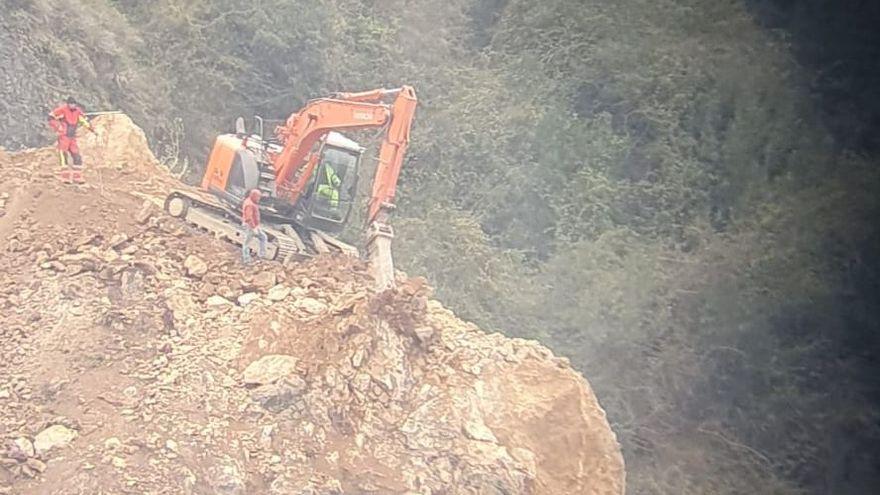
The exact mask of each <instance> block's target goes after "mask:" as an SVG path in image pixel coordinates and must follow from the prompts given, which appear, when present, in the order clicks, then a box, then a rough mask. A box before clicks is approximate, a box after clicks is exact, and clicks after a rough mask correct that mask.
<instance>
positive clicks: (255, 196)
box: [241, 189, 269, 265]
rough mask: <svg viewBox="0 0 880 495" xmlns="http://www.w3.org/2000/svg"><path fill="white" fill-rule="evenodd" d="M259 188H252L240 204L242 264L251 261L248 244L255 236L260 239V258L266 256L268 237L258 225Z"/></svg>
mask: <svg viewBox="0 0 880 495" xmlns="http://www.w3.org/2000/svg"><path fill="white" fill-rule="evenodd" d="M260 196H261V194H260V190H259V189H252V190H251V191H250V192H249V193H248V195H247V197H246V198H245V199H244V201H243V202H242V204H241V226H242V228H243V229H244V242H242V243H241V261H242V262H243V263H244V264H246V265H247V264H248V263H250V262H251V249H250V244H251V241H252V240H253V239H254V236H256V237H257V239H259V241H260V249H259V251H258V254H259V255H260V258H265V257H266V243H267V242H268V241H269V239H268V238H267V237H266V232H264V231H263V229H262V228H261V227H260V206H259V205H260Z"/></svg>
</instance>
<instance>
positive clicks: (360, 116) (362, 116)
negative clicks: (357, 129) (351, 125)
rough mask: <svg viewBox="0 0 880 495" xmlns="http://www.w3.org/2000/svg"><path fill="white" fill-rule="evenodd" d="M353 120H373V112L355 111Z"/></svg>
mask: <svg viewBox="0 0 880 495" xmlns="http://www.w3.org/2000/svg"><path fill="white" fill-rule="evenodd" d="M354 118H355V120H373V114H371V113H369V112H355V113H354Z"/></svg>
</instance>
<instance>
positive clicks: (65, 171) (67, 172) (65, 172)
mask: <svg viewBox="0 0 880 495" xmlns="http://www.w3.org/2000/svg"><path fill="white" fill-rule="evenodd" d="M72 174H73V170H71V169H69V168H66V167H65V168H62V169H61V170H59V171H58V179H59V180H60V181H61V182H63V183H65V184H71V183H73V175H72Z"/></svg>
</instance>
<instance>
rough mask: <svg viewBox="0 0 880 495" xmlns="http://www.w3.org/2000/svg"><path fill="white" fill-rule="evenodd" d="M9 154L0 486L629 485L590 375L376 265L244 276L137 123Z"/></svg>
mask: <svg viewBox="0 0 880 495" xmlns="http://www.w3.org/2000/svg"><path fill="white" fill-rule="evenodd" d="M97 125H98V126H99V127H101V128H102V129H103V130H104V132H105V135H106V139H107V140H106V141H105V142H100V143H99V142H96V140H95V138H94V137H92V136H86V137H84V138H83V143H82V144H83V148H84V154H85V157H86V161H87V164H88V165H89V166H90V168H89V172H88V177H89V181H90V183H89V185H88V186H70V185H62V184H60V183H58V182H57V181H56V180H55V179H54V177H53V172H54V153H53V152H52V150H51V149H39V150H29V151H25V152H21V153H14V154H0V250H2V251H3V256H2V257H0V314H2V316H0V323H2V324H0V375H2V376H3V377H4V379H3V380H2V382H0V441H2V444H0V494H8V493H16V494H17V493H22V494H25V493H28V494H30V493H46V494H56V493H57V494H96V493H138V494H142V493H151V494H152V493H168V494H180V493H194V494H202V493H204V494H209V493H221V494H245V493H248V494H250V493H272V494H365V493H376V494H385V493H400V494H458V493H474V494H554V495H555V494H622V493H623V492H624V467H623V459H622V457H621V454H620V449H619V446H618V444H617V441H616V439H615V436H614V434H613V433H612V431H611V430H610V428H609V426H608V423H607V421H606V419H605V414H604V412H603V411H602V409H601V408H600V407H599V405H598V403H597V401H596V398H595V396H594V395H593V393H592V391H591V390H590V387H589V385H588V384H587V382H586V381H585V380H584V379H583V378H582V377H581V376H580V375H579V374H577V373H576V372H575V371H573V370H572V369H571V367H570V366H569V365H568V363H567V361H566V360H564V359H560V358H556V357H554V356H553V355H552V354H551V353H550V352H549V351H548V350H547V349H546V348H544V347H543V346H541V345H539V344H537V343H535V342H531V341H525V340H518V339H509V338H506V337H504V336H502V335H500V334H486V333H484V332H483V331H481V330H480V329H478V328H476V327H475V326H473V325H471V324H469V323H466V322H463V321H461V320H459V319H457V318H456V317H455V316H454V315H453V314H452V313H451V312H450V311H448V310H447V309H445V308H443V307H442V306H441V305H440V304H439V303H438V302H436V301H434V300H431V298H430V295H431V292H430V288H429V287H428V286H427V285H426V283H425V282H424V281H423V280H421V279H418V278H410V279H406V278H401V283H400V284H399V287H398V288H397V289H395V290H393V291H386V292H383V293H376V292H374V291H372V290H371V289H370V288H369V287H370V286H371V284H370V281H369V277H368V275H367V272H366V270H365V267H364V266H363V264H362V263H360V262H359V261H357V260H351V259H345V258H316V259H314V260H312V261H309V262H306V263H299V264H292V265H289V266H282V265H280V264H276V263H269V262H264V263H262V264H260V265H258V266H257V267H256V268H248V269H243V268H242V267H241V266H239V264H238V263H237V253H236V250H235V249H234V247H233V246H231V245H228V244H226V243H224V242H221V241H218V240H215V239H213V238H211V237H208V236H206V235H204V234H202V233H199V232H196V231H192V230H190V229H189V228H188V227H186V226H184V225H182V224H181V223H180V222H178V221H177V220H175V219H172V218H170V217H167V216H165V215H163V214H162V212H161V211H160V209H159V208H158V207H157V206H156V203H157V202H158V201H160V200H161V198H162V195H163V193H164V191H166V190H167V189H168V188H169V187H172V186H173V185H174V184H175V181H174V180H173V179H172V178H171V177H169V176H167V174H165V172H164V171H163V169H162V168H161V167H159V166H158V165H157V164H156V163H155V160H154V159H153V158H152V155H151V154H150V152H149V150H148V149H147V147H146V142H145V140H144V138H143V133H142V132H140V130H139V129H137V128H136V127H135V126H133V124H131V121H130V120H129V119H128V118H127V117H125V116H110V117H105V118H102V119H101V120H99V121H97Z"/></svg>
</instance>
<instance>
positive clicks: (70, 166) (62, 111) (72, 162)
mask: <svg viewBox="0 0 880 495" xmlns="http://www.w3.org/2000/svg"><path fill="white" fill-rule="evenodd" d="M80 124H82V125H84V126H86V127H87V128H88V129H89V130H90V131H92V132H93V133H95V134H97V131H96V130H95V128H94V127H93V126H92V124H91V122H89V121H88V120H87V119H86V116H85V114H84V113H83V111H82V108H80V107H79V105H77V103H76V100H75V99H73V97H70V98H68V99H67V102H66V103H63V104H61V105H59V106H58V108H56V109H55V110H52V112H51V113H49V127H51V128H52V130H53V131H55V133H56V134H58V156H59V157H60V159H61V172H60V177H61V179H62V180H63V181H65V182H77V183H82V182H85V181H84V180H83V176H82V156H81V155H80V154H79V145H77V143H76V130H77V128H78V127H79V125H80Z"/></svg>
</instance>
